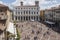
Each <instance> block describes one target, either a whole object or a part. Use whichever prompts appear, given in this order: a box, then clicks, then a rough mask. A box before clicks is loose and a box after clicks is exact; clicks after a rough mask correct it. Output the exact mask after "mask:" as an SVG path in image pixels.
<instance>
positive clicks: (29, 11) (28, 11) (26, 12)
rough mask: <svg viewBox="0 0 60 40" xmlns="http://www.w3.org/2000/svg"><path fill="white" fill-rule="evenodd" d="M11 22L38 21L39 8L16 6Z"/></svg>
mask: <svg viewBox="0 0 60 40" xmlns="http://www.w3.org/2000/svg"><path fill="white" fill-rule="evenodd" d="M12 15H13V16H12V20H15V21H30V20H37V21H40V11H39V6H35V5H28V6H26V5H25V6H24V5H23V6H18V7H15V8H14V9H13V14H12Z"/></svg>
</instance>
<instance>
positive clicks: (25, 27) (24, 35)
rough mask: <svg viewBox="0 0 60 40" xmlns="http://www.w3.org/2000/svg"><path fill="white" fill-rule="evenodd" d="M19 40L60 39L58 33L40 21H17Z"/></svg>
mask: <svg viewBox="0 0 60 40" xmlns="http://www.w3.org/2000/svg"><path fill="white" fill-rule="evenodd" d="M18 28H19V32H20V35H21V38H20V40H60V34H59V33H57V32H55V31H53V30H52V29H51V28H49V27H46V25H44V24H42V23H40V22H28V21H26V22H20V23H18Z"/></svg>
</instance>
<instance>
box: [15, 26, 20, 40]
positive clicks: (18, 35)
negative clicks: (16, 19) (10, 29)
mask: <svg viewBox="0 0 60 40" xmlns="http://www.w3.org/2000/svg"><path fill="white" fill-rule="evenodd" d="M16 32H17V38H16V40H20V34H19V32H18V29H17V27H16Z"/></svg>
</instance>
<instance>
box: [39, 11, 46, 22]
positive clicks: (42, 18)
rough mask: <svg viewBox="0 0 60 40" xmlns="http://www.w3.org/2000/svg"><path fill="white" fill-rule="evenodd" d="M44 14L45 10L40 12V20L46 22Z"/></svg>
mask: <svg viewBox="0 0 60 40" xmlns="http://www.w3.org/2000/svg"><path fill="white" fill-rule="evenodd" d="M44 14H45V10H40V19H41V20H42V21H44V20H45V16H44Z"/></svg>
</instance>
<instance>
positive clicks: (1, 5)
mask: <svg viewBox="0 0 60 40" xmlns="http://www.w3.org/2000/svg"><path fill="white" fill-rule="evenodd" d="M0 7H8V6H6V5H4V4H0Z"/></svg>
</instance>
